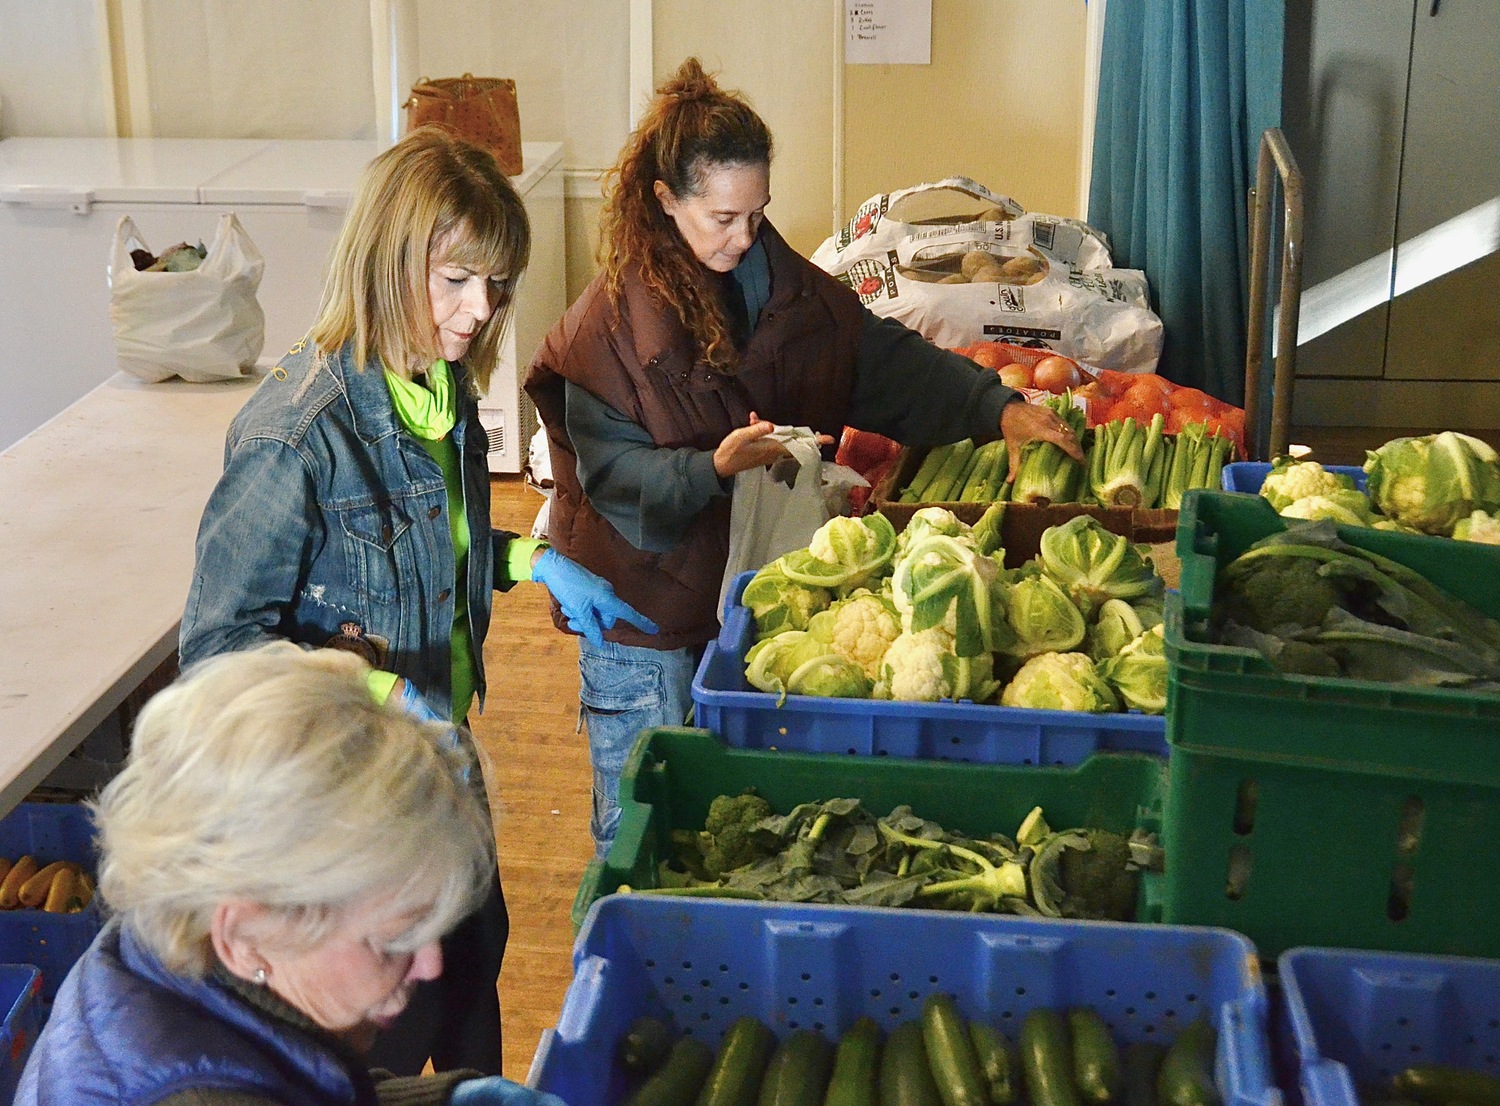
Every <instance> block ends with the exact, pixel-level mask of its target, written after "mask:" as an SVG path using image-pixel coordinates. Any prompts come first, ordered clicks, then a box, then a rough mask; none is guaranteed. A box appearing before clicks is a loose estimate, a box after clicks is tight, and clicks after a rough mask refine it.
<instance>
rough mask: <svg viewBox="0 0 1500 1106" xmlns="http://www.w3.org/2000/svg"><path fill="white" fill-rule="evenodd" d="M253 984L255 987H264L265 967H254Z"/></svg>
mask: <svg viewBox="0 0 1500 1106" xmlns="http://www.w3.org/2000/svg"><path fill="white" fill-rule="evenodd" d="M255 985H256V986H257V987H264V986H265V985H266V969H264V968H256V969H255Z"/></svg>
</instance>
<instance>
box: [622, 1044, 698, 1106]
mask: <svg viewBox="0 0 1500 1106" xmlns="http://www.w3.org/2000/svg"><path fill="white" fill-rule="evenodd" d="M713 1062H714V1053H713V1049H711V1048H709V1047H708V1046H707V1045H706V1044H704V1043H703V1042H702V1041H700V1040H698V1038H697V1037H679V1038H678V1039H677V1042H676V1043H675V1044H674V1045H672V1048H671V1050H670V1051H669V1052H668V1053H667V1058H666V1059H665V1060H663V1061H662V1064H661V1066H660V1067H659V1068H657V1069H656V1070H655V1071H654V1072H652V1073H651V1076H650V1078H648V1079H647V1080H646V1081H645V1082H644V1083H642V1084H641V1085H640V1086H639V1087H637V1088H636V1091H635V1093H634V1094H633V1095H631V1096H630V1098H628V1099H627V1100H626V1103H627V1106H693V1103H694V1102H695V1101H697V1098H698V1092H699V1090H701V1089H702V1087H703V1081H704V1079H706V1078H707V1077H708V1069H709V1068H711V1067H712V1066H713Z"/></svg>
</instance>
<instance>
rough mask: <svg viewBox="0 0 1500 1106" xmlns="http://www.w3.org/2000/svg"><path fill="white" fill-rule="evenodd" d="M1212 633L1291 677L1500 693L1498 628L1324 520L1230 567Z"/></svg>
mask: <svg viewBox="0 0 1500 1106" xmlns="http://www.w3.org/2000/svg"><path fill="white" fill-rule="evenodd" d="M1213 626H1214V637H1215V640H1217V641H1219V642H1221V643H1223V644H1226V645H1236V646H1241V647H1245V648H1251V649H1257V650H1259V651H1260V652H1261V653H1262V654H1263V655H1265V657H1266V658H1267V659H1269V660H1270V661H1271V663H1272V664H1274V665H1276V666H1277V667H1278V668H1280V669H1281V670H1282V671H1284V672H1288V673H1293V674H1298V675H1306V676H1338V677H1347V678H1350V679H1359V680H1378V681H1381V682H1385V683H1395V684H1403V685H1407V686H1412V687H1448V688H1465V689H1468V690H1472V691H1480V692H1485V693H1490V694H1500V621H1496V620H1495V619H1493V618H1489V617H1487V616H1486V615H1484V614H1483V613H1481V612H1480V611H1477V610H1475V609H1474V608H1473V607H1471V606H1469V605H1468V604H1466V603H1464V602H1462V601H1461V600H1459V599H1456V598H1454V597H1453V596H1452V595H1449V594H1448V593H1447V592H1445V591H1443V590H1442V589H1440V588H1438V587H1437V586H1436V585H1434V584H1433V583H1431V582H1430V581H1428V580H1427V579H1426V578H1425V577H1424V576H1422V575H1421V574H1419V573H1417V572H1416V571H1414V570H1413V569H1410V568H1408V567H1406V566H1405V565H1402V564H1400V563H1398V562H1396V561H1392V560H1390V559H1389V558H1387V557H1383V556H1381V555H1380V554H1378V553H1372V552H1370V551H1369V550H1365V549H1360V548H1358V547H1356V546H1352V545H1349V544H1348V543H1346V542H1344V541H1342V540H1340V538H1339V536H1338V532H1337V530H1336V528H1335V525H1334V523H1333V522H1331V521H1329V520H1327V519H1323V520H1319V521H1316V522H1298V523H1293V524H1292V525H1290V526H1288V527H1287V529H1286V530H1285V531H1284V532H1282V533H1278V534H1272V535H1270V536H1268V537H1266V538H1263V539H1261V540H1260V541H1258V542H1256V543H1255V544H1254V545H1252V546H1251V547H1250V548H1249V549H1247V550H1246V551H1245V552H1244V553H1242V554H1240V556H1238V557H1236V558H1235V559H1234V560H1233V561H1231V562H1229V564H1227V565H1226V566H1225V567H1224V568H1223V570H1222V571H1221V572H1220V574H1219V580H1218V587H1217V590H1216V592H1215V594H1214V602H1213Z"/></svg>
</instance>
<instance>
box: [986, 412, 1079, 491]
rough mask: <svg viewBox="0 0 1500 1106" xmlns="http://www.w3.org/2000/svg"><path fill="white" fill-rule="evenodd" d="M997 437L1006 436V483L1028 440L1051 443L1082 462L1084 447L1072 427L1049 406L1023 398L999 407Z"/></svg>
mask: <svg viewBox="0 0 1500 1106" xmlns="http://www.w3.org/2000/svg"><path fill="white" fill-rule="evenodd" d="M1000 436H1001V437H1002V438H1004V439H1005V452H1006V453H1007V454H1009V459H1010V469H1009V471H1008V472H1007V473H1006V474H1005V482H1006V483H1007V484H1008V483H1010V482H1011V481H1013V480H1015V478H1016V472H1017V470H1018V469H1020V467H1021V447H1022V446H1023V445H1025V444H1026V443H1027V442H1051V443H1052V444H1053V445H1055V446H1057V448H1059V449H1061V450H1062V451H1063V452H1064V453H1066V454H1067V455H1068V456H1069V457H1071V458H1073V460H1075V461H1077V462H1078V463H1079V464H1083V463H1084V456H1083V449H1082V447H1081V446H1079V444H1078V439H1077V438H1076V437H1075V436H1074V434H1073V430H1072V428H1071V427H1069V426H1068V424H1067V423H1065V422H1063V420H1062V419H1061V418H1059V417H1058V415H1057V413H1056V412H1055V411H1053V410H1051V409H1050V408H1047V407H1043V406H1042V405H1041V404H1038V403H1027V402H1025V401H1024V400H1012V401H1011V402H1010V403H1007V404H1006V405H1005V406H1004V407H1002V408H1001V409H1000Z"/></svg>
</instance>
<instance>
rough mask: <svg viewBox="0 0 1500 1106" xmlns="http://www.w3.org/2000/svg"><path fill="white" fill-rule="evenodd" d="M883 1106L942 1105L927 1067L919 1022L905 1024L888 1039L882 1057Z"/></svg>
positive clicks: (881, 1104) (881, 1091)
mask: <svg viewBox="0 0 1500 1106" xmlns="http://www.w3.org/2000/svg"><path fill="white" fill-rule="evenodd" d="M880 1106H943V1100H942V1098H941V1097H940V1096H939V1095H938V1089H937V1084H936V1083H934V1082H933V1079H932V1069H931V1068H930V1067H928V1065H927V1046H926V1045H924V1044H923V1043H922V1023H921V1022H920V1021H909V1022H902V1023H901V1024H900V1025H898V1026H896V1028H895V1029H893V1030H891V1033H890V1036H888V1037H887V1038H886V1039H885V1049H884V1051H883V1052H881V1054H880Z"/></svg>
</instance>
